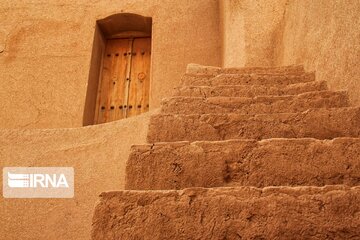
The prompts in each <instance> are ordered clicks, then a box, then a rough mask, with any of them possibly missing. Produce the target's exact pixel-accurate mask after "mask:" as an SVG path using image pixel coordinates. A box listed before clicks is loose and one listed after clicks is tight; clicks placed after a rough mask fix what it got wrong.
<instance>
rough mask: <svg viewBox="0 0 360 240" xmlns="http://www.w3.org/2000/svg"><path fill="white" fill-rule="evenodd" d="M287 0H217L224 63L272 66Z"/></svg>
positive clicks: (239, 65) (233, 65) (228, 65)
mask: <svg viewBox="0 0 360 240" xmlns="http://www.w3.org/2000/svg"><path fill="white" fill-rule="evenodd" d="M285 2H286V0H219V3H220V16H221V32H222V65H223V66H224V67H242V66H273V65H275V63H274V53H275V52H276V49H275V47H276V46H277V45H278V44H277V42H278V40H279V39H278V37H277V36H278V34H277V33H278V32H279V29H281V26H282V19H283V15H284V10H285V7H284V6H285Z"/></svg>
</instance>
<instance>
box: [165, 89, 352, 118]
mask: <svg viewBox="0 0 360 240" xmlns="http://www.w3.org/2000/svg"><path fill="white" fill-rule="evenodd" d="M347 106H349V99H348V96H347V93H346V92H345V91H328V90H325V91H315V92H307V93H301V94H298V95H283V96H256V97H253V98H248V97H208V98H202V97H171V98H166V99H164V100H163V101H162V108H161V111H162V112H163V113H171V114H191V113H199V114H200V113H226V112H233V113H242V114H256V113H279V112H300V111H305V110H307V109H309V108H322V107H327V108H330V107H333V108H336V107H347Z"/></svg>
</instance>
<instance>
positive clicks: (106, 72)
mask: <svg viewBox="0 0 360 240" xmlns="http://www.w3.org/2000/svg"><path fill="white" fill-rule="evenodd" d="M111 52H112V46H111V44H109V42H108V41H107V44H106V48H105V52H104V56H103V64H102V72H101V78H100V82H99V88H98V95H97V104H96V114H95V116H97V117H96V119H95V123H104V122H106V120H107V118H108V108H109V105H108V92H109V80H110V79H111V70H112V65H113V58H114V56H113V55H112V54H111Z"/></svg>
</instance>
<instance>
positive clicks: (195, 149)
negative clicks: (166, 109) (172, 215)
mask: <svg viewBox="0 0 360 240" xmlns="http://www.w3.org/2000/svg"><path fill="white" fill-rule="evenodd" d="M359 151H360V138H336V139H333V140H318V139H313V138H293V139H286V138H282V139H267V140H261V141H257V140H249V139H232V140H225V141H197V142H189V141H181V142H167V143H166V142H164V143H155V144H143V145H135V146H133V147H132V150H131V154H130V156H129V159H128V162H127V167H126V189H149V190H150V189H183V188H188V187H221V186H234V185H243V186H256V187H265V186H279V185H289V186H295V185H314V186H323V185H329V184H347V185H351V186H353V185H357V184H359V183H360V163H359V161H358V157H359V154H360V152H359Z"/></svg>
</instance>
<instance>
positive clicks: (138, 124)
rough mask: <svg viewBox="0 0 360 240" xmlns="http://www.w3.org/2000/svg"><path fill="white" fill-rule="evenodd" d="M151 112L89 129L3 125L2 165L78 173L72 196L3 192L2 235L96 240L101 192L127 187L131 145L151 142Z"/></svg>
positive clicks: (0, 208) (0, 132)
mask: <svg viewBox="0 0 360 240" xmlns="http://www.w3.org/2000/svg"><path fill="white" fill-rule="evenodd" d="M150 114H151V113H146V114H143V115H140V116H136V117H132V118H128V119H125V120H122V121H116V122H111V123H107V124H101V125H94V126H89V127H83V128H66V129H23V130H0V159H1V160H0V169H2V168H3V167H73V168H74V173H75V196H74V198H71V199H4V198H3V197H2V194H1V196H0V213H1V214H0V226H1V227H0V236H1V237H0V238H1V239H9V240H10V239H22V240H27V239H29V240H33V239H59V240H60V239H69V240H70V239H74V240H79V239H90V231H91V219H92V215H93V210H94V206H95V203H96V201H97V200H98V196H99V194H100V193H101V192H104V191H109V190H119V189H124V180H125V179H124V178H125V166H126V159H127V158H128V156H129V153H130V147H131V145H133V144H143V143H145V141H146V135H147V129H148V123H149V116H150ZM0 179H1V180H0V185H1V188H2V186H3V184H2V177H1V178H0ZM1 192H2V190H1Z"/></svg>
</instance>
